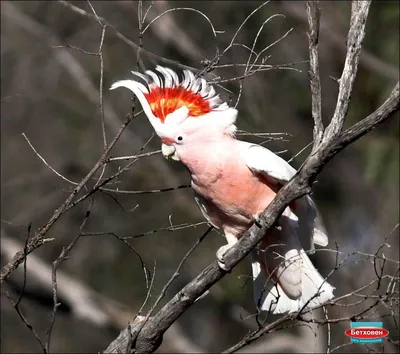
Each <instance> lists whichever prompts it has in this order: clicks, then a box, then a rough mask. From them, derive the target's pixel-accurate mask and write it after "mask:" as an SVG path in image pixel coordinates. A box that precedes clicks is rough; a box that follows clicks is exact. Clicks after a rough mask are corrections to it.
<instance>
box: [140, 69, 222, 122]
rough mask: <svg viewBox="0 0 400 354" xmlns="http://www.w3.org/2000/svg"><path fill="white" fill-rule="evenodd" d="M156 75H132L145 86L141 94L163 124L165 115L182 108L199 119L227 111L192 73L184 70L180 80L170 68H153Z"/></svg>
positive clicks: (210, 89)
mask: <svg viewBox="0 0 400 354" xmlns="http://www.w3.org/2000/svg"><path fill="white" fill-rule="evenodd" d="M156 70H157V72H156V71H151V70H147V71H146V72H145V74H142V73H138V72H135V71H132V73H133V74H134V75H136V76H138V77H139V78H141V79H142V80H143V81H144V82H145V83H146V86H147V87H146V86H142V90H143V88H144V89H145V91H144V90H143V91H144V92H143V94H144V96H145V98H146V100H147V102H148V104H149V106H150V109H151V111H152V113H153V115H154V116H155V117H157V118H158V119H160V121H161V122H162V123H164V121H165V119H166V117H167V115H168V114H170V113H172V112H174V111H176V110H177V109H179V108H181V107H182V106H186V107H187V108H188V110H189V116H191V117H199V116H202V115H204V114H207V113H209V112H211V111H213V110H221V109H225V108H228V107H227V105H226V103H222V101H221V99H220V98H219V96H218V95H217V94H216V92H215V90H214V88H213V87H212V86H211V85H210V84H208V83H207V81H206V80H205V79H204V78H199V77H196V76H195V75H194V74H193V73H192V72H191V71H189V70H184V71H183V78H182V79H180V78H179V76H178V74H177V73H176V72H175V71H173V70H172V69H169V68H164V67H161V66H157V67H156Z"/></svg>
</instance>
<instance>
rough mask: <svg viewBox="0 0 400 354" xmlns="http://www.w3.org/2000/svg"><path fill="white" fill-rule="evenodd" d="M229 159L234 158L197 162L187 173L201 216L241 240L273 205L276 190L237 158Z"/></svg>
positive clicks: (221, 157)
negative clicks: (190, 177) (271, 204)
mask: <svg viewBox="0 0 400 354" xmlns="http://www.w3.org/2000/svg"><path fill="white" fill-rule="evenodd" d="M230 156H235V157H236V158H229V159H224V158H223V156H220V158H211V159H208V160H205V161H204V162H203V161H202V160H200V161H197V164H196V165H195V166H194V168H190V167H189V169H190V170H191V172H192V187H193V189H194V191H195V193H196V194H197V195H198V196H200V199H201V202H202V204H203V206H204V207H203V209H205V210H203V213H204V214H206V217H207V218H208V219H210V221H211V222H212V223H213V224H214V225H215V226H217V227H219V228H221V229H223V230H224V232H225V233H227V232H228V233H232V234H234V235H235V236H236V237H240V235H241V234H242V233H243V232H245V231H246V230H247V229H248V228H249V227H250V225H251V224H252V223H253V221H254V219H253V217H254V216H257V215H258V214H259V213H261V212H262V211H263V210H264V209H265V208H266V207H267V206H268V204H269V203H270V202H271V201H272V199H273V198H274V197H275V195H276V192H277V190H278V187H277V186H273V185H270V184H268V182H267V181H266V180H263V179H262V177H260V176H257V175H255V174H254V173H253V172H252V171H251V170H250V169H249V168H248V167H247V166H246V164H245V163H244V161H242V160H241V158H240V156H238V155H235V154H233V155H230ZM192 167H193V166H192Z"/></svg>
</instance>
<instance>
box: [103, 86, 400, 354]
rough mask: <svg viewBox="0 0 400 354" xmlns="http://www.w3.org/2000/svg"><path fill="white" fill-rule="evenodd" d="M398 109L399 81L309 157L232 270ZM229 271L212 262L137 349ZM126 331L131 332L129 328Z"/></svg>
mask: <svg viewBox="0 0 400 354" xmlns="http://www.w3.org/2000/svg"><path fill="white" fill-rule="evenodd" d="M398 110H399V84H398V83H397V85H396V86H395V88H394V89H393V91H392V92H391V94H390V96H389V98H388V99H387V100H386V101H385V102H384V103H383V104H382V105H381V106H380V107H379V108H378V109H377V110H376V111H375V112H374V113H372V114H371V115H369V116H368V117H367V118H365V119H363V120H362V121H360V122H359V123H357V124H355V125H354V126H353V127H351V128H349V129H348V130H346V131H345V132H343V133H342V134H341V135H340V136H338V137H336V138H333V139H332V140H331V141H330V142H329V143H328V144H325V146H324V147H321V148H320V149H319V150H318V151H317V152H316V153H315V154H313V155H311V156H310V157H309V158H308V159H307V161H306V162H305V164H304V165H303V168H302V169H300V170H299V171H298V173H297V174H296V175H295V176H294V177H293V178H292V179H291V180H290V181H289V182H288V183H287V184H286V185H285V186H284V187H283V188H282V189H281V190H280V191H279V193H278V194H277V195H276V197H275V199H274V200H273V201H272V203H271V204H270V205H269V206H268V207H267V208H266V209H265V211H264V212H263V214H262V215H261V217H260V223H261V225H262V226H261V228H259V227H258V226H256V225H253V226H252V227H250V229H249V230H248V231H247V232H246V233H245V234H244V235H243V237H242V238H241V239H240V240H239V242H238V243H237V245H235V246H234V247H232V248H231V249H230V250H229V251H228V252H227V253H226V255H225V256H224V258H225V263H226V266H227V267H228V268H229V269H231V268H233V267H234V266H235V265H236V264H238V263H239V262H240V261H241V260H242V259H243V258H244V257H245V256H246V255H247V254H248V253H249V252H250V251H251V250H252V249H253V248H254V247H255V246H256V245H257V244H258V242H259V241H260V240H261V239H262V237H263V236H264V235H265V233H266V231H267V230H268V229H269V228H270V227H271V226H272V225H273V224H274V222H275V220H277V218H278V217H279V216H280V215H281V213H282V212H283V210H284V209H285V207H286V206H288V205H289V204H290V203H291V202H292V201H293V200H295V199H297V198H299V197H301V196H302V195H304V194H306V193H308V192H310V190H311V184H312V182H313V181H314V179H315V177H316V176H317V174H318V173H319V171H320V170H321V169H322V168H323V166H325V165H326V164H327V163H328V162H329V161H330V160H331V159H332V158H333V157H334V156H335V155H336V154H337V153H338V152H340V151H341V150H343V149H344V148H345V147H346V146H347V145H349V144H350V143H352V142H354V141H356V140H357V139H358V138H360V137H361V136H363V135H365V134H366V133H368V132H369V131H370V130H372V129H374V128H375V127H376V126H378V125H379V124H381V123H383V122H384V121H386V120H387V119H389V118H390V117H391V116H392V115H393V114H394V113H395V112H397V111H398ZM226 274H227V272H225V271H223V270H222V269H221V268H219V266H218V264H217V262H214V263H212V264H211V265H209V266H208V267H207V268H206V269H204V270H203V271H202V272H201V273H200V274H199V275H198V276H197V277H196V278H195V279H194V280H192V281H191V282H190V283H189V284H188V285H186V286H185V287H184V288H183V289H182V290H181V291H179V292H178V293H177V294H176V295H175V296H174V297H173V298H172V299H171V300H170V301H169V302H168V303H167V304H166V305H165V306H164V307H163V308H162V309H161V310H160V311H159V312H158V313H157V314H156V315H154V317H152V318H150V319H149V320H148V322H147V323H146V324H145V325H144V326H143V328H142V330H141V331H140V333H139V334H138V336H137V338H136V340H135V341H133V342H132V344H133V346H134V347H135V349H136V351H138V352H140V353H151V352H153V351H154V350H156V349H157V348H158V346H159V345H160V343H161V340H162V336H163V334H164V333H165V331H166V330H167V329H168V328H169V327H170V326H171V325H172V324H173V323H174V322H175V321H176V320H177V319H178V318H179V317H180V316H181V315H182V314H183V313H184V312H185V311H186V310H187V309H188V308H189V307H190V306H191V305H192V304H193V303H194V302H195V301H196V299H197V298H198V297H199V296H201V295H202V294H203V293H204V292H205V291H207V290H208V289H209V288H210V287H211V286H212V285H214V284H215V283H216V282H218V281H219V280H220V279H221V278H223V277H224V276H225V275H226ZM124 331H127V329H125V330H124ZM124 331H123V332H124ZM133 332H135V331H131V333H132V335H136V333H133ZM128 337H129V336H127V335H126V332H125V334H121V335H120V336H119V337H118V338H117V339H116V340H115V341H114V342H113V343H112V347H114V348H115V347H119V348H126V344H127V343H124V342H123V341H126V340H127V338H128ZM121 341H122V342H121ZM115 342H116V343H115ZM109 348H110V347H109ZM106 352H108V351H106Z"/></svg>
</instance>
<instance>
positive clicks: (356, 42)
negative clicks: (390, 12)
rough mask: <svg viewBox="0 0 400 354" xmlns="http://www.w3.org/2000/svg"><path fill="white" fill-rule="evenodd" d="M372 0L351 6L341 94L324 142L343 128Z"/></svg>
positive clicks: (358, 1) (340, 85)
mask: <svg viewBox="0 0 400 354" xmlns="http://www.w3.org/2000/svg"><path fill="white" fill-rule="evenodd" d="M370 5H371V0H354V1H353V3H352V6H351V19H350V29H349V33H348V35H347V54H346V60H345V63H344V68H343V72H342V76H341V77H340V79H339V94H338V98H337V103H336V108H335V112H334V114H333V118H332V120H331V122H330V123H329V125H328V127H327V128H326V130H325V134H324V138H323V142H324V143H327V142H328V141H330V140H331V139H332V138H333V137H334V136H337V135H338V134H339V133H340V132H341V131H342V128H343V123H344V119H345V117H346V114H347V110H348V108H349V104H350V96H351V92H352V91H353V85H354V81H355V79H356V75H357V68H358V61H359V58H360V53H361V48H362V42H363V39H364V36H365V25H366V23H367V17H368V11H369V6H370Z"/></svg>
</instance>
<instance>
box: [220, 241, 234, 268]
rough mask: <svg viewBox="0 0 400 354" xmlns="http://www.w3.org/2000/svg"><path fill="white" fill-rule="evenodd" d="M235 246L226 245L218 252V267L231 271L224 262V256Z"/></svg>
mask: <svg viewBox="0 0 400 354" xmlns="http://www.w3.org/2000/svg"><path fill="white" fill-rule="evenodd" d="M232 246H233V245H231V244H226V245H224V246H222V247H220V248H219V249H218V251H217V260H218V266H219V267H220V268H221V269H222V270H224V271H226V272H228V271H229V270H230V269H229V268H227V267H226V265H225V261H224V254H225V253H226V251H228V250H229V249H230V248H231V247H232Z"/></svg>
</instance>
